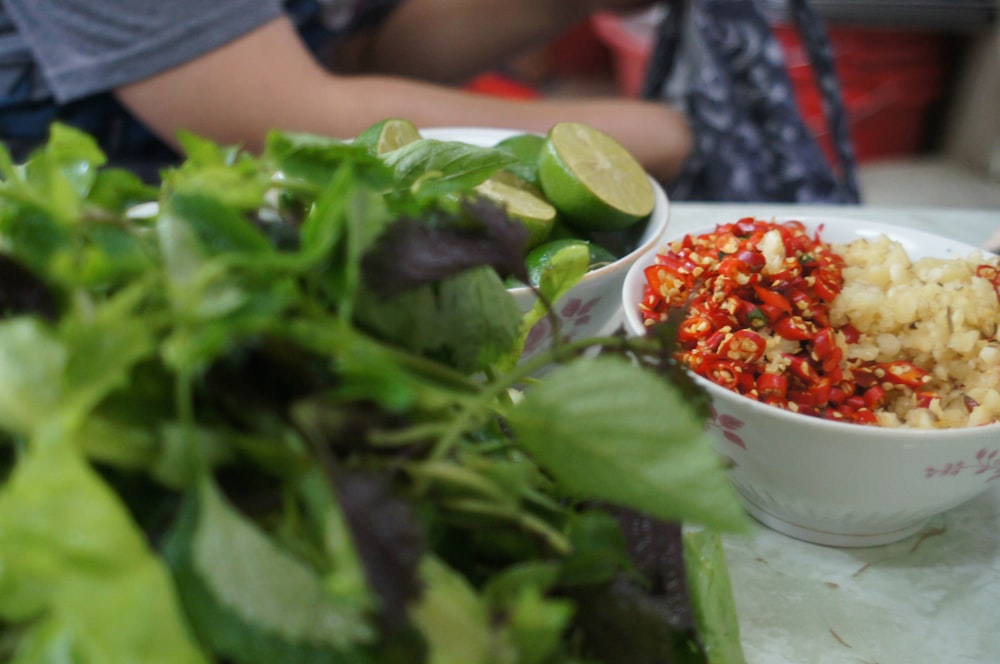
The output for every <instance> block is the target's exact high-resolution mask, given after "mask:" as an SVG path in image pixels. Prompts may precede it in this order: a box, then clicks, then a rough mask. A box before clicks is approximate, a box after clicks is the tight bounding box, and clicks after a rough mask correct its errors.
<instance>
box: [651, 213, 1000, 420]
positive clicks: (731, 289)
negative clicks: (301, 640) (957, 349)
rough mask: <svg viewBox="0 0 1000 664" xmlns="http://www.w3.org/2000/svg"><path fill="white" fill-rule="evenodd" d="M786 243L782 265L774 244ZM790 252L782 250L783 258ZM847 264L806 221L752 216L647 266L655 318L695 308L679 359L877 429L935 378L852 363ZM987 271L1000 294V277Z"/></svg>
mask: <svg viewBox="0 0 1000 664" xmlns="http://www.w3.org/2000/svg"><path fill="white" fill-rule="evenodd" d="M775 233H777V236H778V237H780V238H781V243H782V245H783V246H782V247H781V249H782V250H783V256H784V258H783V260H782V261H781V263H780V264H778V265H775V260H776V259H777V257H776V256H775V255H774V253H773V248H774V242H773V240H772V239H771V238H773V237H775V235H774V234H775ZM779 255H781V254H779ZM844 266H845V262H844V259H843V258H842V257H841V256H839V255H838V254H836V253H835V252H834V250H833V248H832V247H831V246H830V245H827V244H824V243H823V242H822V241H821V240H820V232H819V231H817V232H816V233H813V234H812V235H810V234H809V233H807V232H806V230H805V226H804V225H803V224H802V223H800V222H782V223H778V222H770V221H762V220H759V219H756V218H754V217H744V218H742V219H739V220H738V221H736V222H734V223H729V224H720V225H718V226H716V229H715V231H713V232H710V233H705V234H701V235H686V236H685V237H684V238H682V239H681V240H679V241H676V242H673V243H672V244H671V245H670V246H669V248H668V249H667V250H666V251H664V252H663V253H661V254H657V256H656V263H655V264H654V265H652V266H650V267H648V268H646V272H645V274H646V280H647V283H646V289H645V292H644V297H643V302H642V308H641V310H642V312H643V315H644V317H645V319H646V321H647V322H653V323H655V322H660V321H663V320H666V318H667V315H668V313H669V310H670V309H672V308H675V307H681V306H685V307H687V308H688V314H687V318H686V320H685V321H684V322H683V323H682V324H681V326H680V330H679V332H678V338H679V341H680V350H679V351H678V354H677V357H678V358H679V359H680V360H681V361H682V362H683V363H684V364H685V365H686V366H687V367H688V368H689V369H690V370H691V371H693V372H695V373H697V374H699V375H702V376H704V377H706V378H707V379H708V380H711V381H713V382H715V383H716V384H718V385H721V386H722V387H725V388H726V389H730V390H733V391H736V392H738V393H740V394H743V395H745V396H747V397H749V398H753V399H757V400H759V401H762V402H765V403H768V404H773V405H775V406H778V407H781V408H786V409H789V410H793V411H796V412H800V413H805V414H807V415H814V416H818V417H829V418H832V419H837V420H841V421H846V422H855V423H860V424H877V422H878V415H877V411H878V410H879V409H880V408H882V407H884V405H885V403H886V402H887V395H886V393H887V392H888V391H889V390H897V391H898V390H907V389H909V390H913V391H914V392H915V394H916V395H917V396H916V399H917V402H918V404H930V403H931V401H932V400H933V399H934V398H936V396H935V395H925V394H924V392H925V389H924V387H925V384H926V383H927V381H929V380H930V374H929V373H928V372H927V371H925V370H923V369H921V368H920V367H918V366H916V365H913V364H912V363H909V362H883V363H878V362H869V361H862V360H859V359H856V358H848V357H847V356H846V355H845V348H846V345H849V344H854V343H857V342H858V341H859V340H860V339H861V333H860V332H859V331H858V329H857V328H855V327H854V326H853V325H851V324H849V323H848V324H845V325H840V326H839V327H834V326H833V325H832V324H831V316H830V305H831V303H832V302H833V301H834V300H835V299H836V298H837V297H838V296H839V294H840V292H841V290H842V289H843V268H844ZM977 274H979V276H982V277H983V278H985V279H988V280H990V281H991V283H993V284H994V285H995V286H997V289H998V296H1000V275H998V270H997V269H996V268H995V267H993V266H988V265H983V266H980V267H979V269H978V270H977Z"/></svg>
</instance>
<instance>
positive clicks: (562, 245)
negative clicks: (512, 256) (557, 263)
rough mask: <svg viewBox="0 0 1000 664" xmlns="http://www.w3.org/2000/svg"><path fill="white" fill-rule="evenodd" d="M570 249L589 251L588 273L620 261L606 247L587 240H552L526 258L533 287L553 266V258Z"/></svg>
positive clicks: (533, 250)
mask: <svg viewBox="0 0 1000 664" xmlns="http://www.w3.org/2000/svg"><path fill="white" fill-rule="evenodd" d="M570 247H579V248H580V250H586V251H587V255H588V256H589V264H588V265H589V267H588V268H587V269H588V271H589V270H596V269H597V268H599V267H603V266H604V265H607V264H608V263H612V262H614V261H616V260H618V257H617V256H615V255H614V254H612V253H611V252H610V251H608V250H607V249H605V248H604V247H602V246H600V245H599V244H595V243H593V242H588V241H587V240H581V239H579V238H561V239H559V240H550V241H548V242H545V243H543V244H540V245H539V246H537V247H535V248H534V249H532V250H531V251H529V252H528V255H527V256H525V258H524V263H525V266H526V267H527V268H528V280H529V282H530V283H531V285H533V286H537V285H538V284H539V282H540V280H541V277H542V273H543V272H545V270H547V269H548V267H549V265H551V264H552V257H553V256H555V255H556V254H557V253H559V252H560V251H563V250H564V249H567V248H570Z"/></svg>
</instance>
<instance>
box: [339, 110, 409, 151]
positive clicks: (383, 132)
mask: <svg viewBox="0 0 1000 664" xmlns="http://www.w3.org/2000/svg"><path fill="white" fill-rule="evenodd" d="M420 138H421V136H420V130H419V129H417V126H416V125H415V124H413V123H412V122H410V121H409V120H405V119H403V118H388V119H386V120H381V121H380V122H376V123H375V124H373V125H372V126H370V127H368V128H367V129H365V130H364V131H363V132H361V133H360V134H359V135H358V137H357V138H356V139H354V142H355V143H357V144H358V145H362V146H364V147H367V148H369V149H370V150H372V151H373V152H374V153H375V154H385V153H386V152H392V151H393V150H396V149H398V148H401V147H403V146H404V145H406V144H408V143H412V142H414V141H418V140H420Z"/></svg>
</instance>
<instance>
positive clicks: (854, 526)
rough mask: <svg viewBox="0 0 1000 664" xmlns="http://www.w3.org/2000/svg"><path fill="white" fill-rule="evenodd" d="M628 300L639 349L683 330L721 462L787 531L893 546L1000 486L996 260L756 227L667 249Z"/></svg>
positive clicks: (756, 511)
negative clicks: (646, 339) (663, 329)
mask: <svg viewBox="0 0 1000 664" xmlns="http://www.w3.org/2000/svg"><path fill="white" fill-rule="evenodd" d="M622 294H623V308H624V316H625V324H626V328H627V330H628V331H629V333H630V334H632V335H646V334H652V330H654V329H655V328H658V326H660V325H663V324H666V322H667V319H668V316H670V318H671V320H672V321H674V324H676V325H677V328H676V339H677V342H676V351H675V357H676V358H677V359H678V361H679V362H680V363H681V364H682V365H683V366H684V367H685V368H686V369H687V371H688V372H689V374H691V375H692V376H693V377H694V379H695V381H696V382H697V383H698V384H699V385H701V386H702V387H704V389H705V390H706V391H707V393H708V395H709V397H710V399H711V407H712V408H711V410H712V415H711V419H710V421H709V422H708V423H707V427H708V429H709V431H710V434H711V435H712V437H713V439H714V441H715V444H716V449H717V450H718V451H719V453H720V454H721V455H722V456H723V457H725V458H726V459H727V460H728V462H729V463H730V467H731V470H730V477H731V479H732V481H733V483H734V485H735V487H736V488H737V490H738V491H739V494H740V496H741V498H742V500H743V502H744V505H745V507H746V509H747V511H748V512H749V513H750V514H751V515H752V516H754V517H755V518H757V519H758V520H759V521H761V522H762V523H764V524H765V525H767V526H769V527H771V528H773V529H775V530H777V531H779V532H782V533H785V534H787V535H790V536H793V537H796V538H799V539H803V540H806V541H810V542H814V543H819V544H825V545H832V546H848V547H850V546H875V545H880V544H887V543H890V542H894V541H898V540H901V539H903V538H906V537H909V536H914V535H916V534H917V533H918V532H920V531H921V530H922V529H924V528H925V527H926V526H927V524H928V521H929V520H930V519H931V518H932V517H935V516H938V515H942V514H945V513H946V512H947V511H948V510H949V509H951V508H952V507H955V506H957V505H959V504H962V503H964V502H966V501H967V500H970V499H971V498H973V497H975V496H976V495H978V494H980V493H982V492H983V491H985V490H986V489H988V488H989V487H990V486H992V484H991V482H992V481H993V480H997V479H1000V342H998V340H997V336H998V325H1000V258H998V257H997V256H995V255H993V254H990V253H988V252H984V251H981V250H979V249H978V248H976V247H972V246H970V245H966V244H963V243H960V242H957V241H954V240H951V239H949V238H944V237H939V236H935V235H932V234H928V233H924V232H920V231H916V230H912V229H907V228H903V227H897V226H893V225H889V224H881V223H876V222H869V221H864V220H857V219H841V218H798V219H790V218H783V219H767V220H765V219H759V218H752V217H747V218H744V219H739V220H734V221H732V222H726V223H720V224H715V225H712V226H706V227H704V228H701V229H695V230H692V231H690V232H687V233H686V234H684V235H681V236H678V237H675V238H672V239H670V240H668V241H665V242H664V243H663V244H662V245H661V246H660V247H659V248H657V249H656V250H654V251H653V252H650V253H648V254H646V255H645V256H643V257H641V258H640V259H639V260H638V261H637V262H636V263H635V264H634V265H633V266H632V267H631V268H630V269H629V272H628V274H627V276H626V278H625V282H624V284H623V287H622ZM672 312H673V315H671V313H672ZM942 518H944V517H942Z"/></svg>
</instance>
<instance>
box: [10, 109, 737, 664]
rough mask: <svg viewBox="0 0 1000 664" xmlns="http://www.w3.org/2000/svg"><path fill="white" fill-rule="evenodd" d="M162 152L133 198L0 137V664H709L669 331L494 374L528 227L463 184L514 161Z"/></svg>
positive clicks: (720, 621)
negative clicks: (15, 151)
mask: <svg viewBox="0 0 1000 664" xmlns="http://www.w3.org/2000/svg"><path fill="white" fill-rule="evenodd" d="M182 139H183V145H184V148H185V152H186V159H185V161H184V163H183V164H181V165H180V166H178V167H176V168H173V169H169V170H167V171H165V172H164V173H163V175H162V182H161V183H159V184H158V185H157V186H156V187H151V186H148V185H146V184H144V183H142V182H141V181H140V180H138V179H137V178H136V177H135V176H133V175H131V174H130V173H128V172H126V171H123V170H118V169H114V168H109V167H107V166H105V156H104V155H103V154H102V153H101V151H100V150H99V149H98V148H97V146H96V144H95V143H94V142H93V140H92V139H91V138H90V137H88V136H86V135H85V134H81V133H79V132H77V131H75V130H71V129H69V128H67V127H63V126H60V125H54V126H53V127H52V133H51V138H50V140H49V142H48V143H47V145H46V146H45V147H44V148H42V149H40V150H38V151H37V152H36V153H35V154H34V155H32V157H31V158H30V159H29V160H28V161H27V162H25V163H24V164H14V163H12V162H11V159H10V158H9V156H8V155H7V154H6V152H5V151H3V150H2V149H0V174H2V178H3V181H2V183H0V309H2V313H0V659H3V660H4V661H13V662H18V663H27V662H32V663H34V662H75V663H81V664H118V663H121V664H136V663H140V662H141V663H142V664H158V663H164V664H167V663H169V664H188V663H192V664H193V663H201V662H238V663H241V664H257V663H260V664H264V663H267V664H272V663H274V662H281V663H282V664H299V663H302V664H306V663H309V664H312V663H332V664H339V663H345V664H346V663H350V664H365V663H371V664H389V663H394V662H407V663H417V662H432V663H435V664H446V663H455V664H504V663H514V662H523V663H526V664H556V663H569V662H583V661H606V662H618V661H621V662H625V661H628V662H631V663H635V662H654V661H655V662H664V661H706V658H709V657H713V653H721V655H719V656H721V657H723V658H724V659H714V660H713V661H732V660H731V659H729V660H727V659H725V658H727V657H730V655H726V654H725V653H727V652H728V653H732V652H738V639H735V637H734V633H735V632H734V625H735V616H734V615H733V612H732V605H731V601H730V597H729V595H728V592H729V590H728V586H727V585H726V584H725V583H723V581H725V568H724V561H723V559H722V556H721V549H720V547H719V542H718V532H719V531H720V530H723V529H731V528H739V527H740V526H741V525H742V518H743V517H742V512H741V511H740V509H739V507H738V505H737V503H736V501H735V499H734V497H733V494H732V491H731V489H730V487H729V485H728V484H727V481H726V478H725V476H724V471H723V469H722V468H721V466H720V463H719V460H718V459H717V458H716V457H715V455H714V454H713V452H712V451H711V449H710V446H709V444H708V442H707V441H706V439H705V437H704V434H703V418H702V416H701V414H700V411H699V409H698V407H697V402H696V399H694V398H693V395H696V393H695V392H684V391H683V390H682V388H681V387H679V383H678V382H676V380H675V379H673V378H671V376H673V375H674V370H673V368H672V365H671V362H670V360H669V357H670V355H671V352H670V350H671V344H670V341H669V336H667V337H665V338H663V339H655V338H649V339H643V340H625V339H624V338H622V337H620V336H613V337H607V338H603V337H602V338H597V339H590V340H586V341H583V342H574V344H572V345H569V344H556V345H555V346H554V347H553V349H551V350H550V351H548V352H547V353H545V354H543V355H540V356H536V357H534V358H532V360H531V361H530V362H520V363H519V362H518V358H519V355H520V349H521V344H522V343H523V341H524V339H525V336H526V333H527V328H529V327H530V324H531V323H532V322H534V320H537V318H538V316H540V315H544V311H541V310H539V311H541V313H539V311H536V312H533V313H529V314H522V312H521V311H520V310H519V309H518V307H517V305H516V304H515V303H514V301H513V299H512V298H511V297H510V295H509V294H508V293H507V290H506V289H505V287H504V282H503V280H502V276H504V275H507V274H513V275H515V276H520V277H522V278H523V276H524V275H523V271H524V265H523V246H524V241H525V236H524V230H523V228H521V227H520V225H519V224H518V223H516V222H514V221H511V220H510V219H509V218H507V216H506V215H505V214H504V212H503V210H502V209H501V208H498V207H496V206H494V205H491V204H489V203H486V202H484V201H482V200H478V199H474V198H471V197H469V196H468V195H467V192H469V191H470V190H471V188H472V187H473V186H474V185H476V184H478V183H479V182H482V181H483V180H484V179H486V177H488V176H489V175H490V174H491V173H493V172H495V171H496V170H497V169H498V168H502V167H504V165H505V164H507V163H508V162H509V159H510V156H509V155H507V154H506V153H503V152H501V151H499V150H495V149H491V148H478V147H473V146H469V145H464V144H459V143H449V142H438V141H432V140H421V141H418V142H417V143H414V144H410V145H408V146H406V147H404V148H401V149H399V150H396V151H394V152H391V153H388V154H387V155H383V156H381V157H379V156H376V155H374V154H373V153H372V152H371V151H369V150H368V149H366V148H365V147H364V146H363V145H354V144H350V143H346V142H339V141H332V140H326V139H320V138H317V137H314V136H303V135H292V134H282V133H275V134H273V135H272V136H271V137H270V139H269V143H268V146H267V149H266V151H265V152H264V153H263V154H262V155H260V156H253V155H250V154H248V153H246V152H244V151H241V150H239V149H237V148H233V147H224V146H219V145H216V144H214V143H211V142H209V141H206V140H204V139H201V138H199V137H196V136H193V135H185V136H183V137H182ZM583 269H584V268H583V267H582V266H575V265H564V266H559V265H557V266H555V267H554V268H553V273H552V274H551V275H550V277H549V278H548V280H547V281H546V282H543V284H542V286H541V289H540V295H541V301H543V302H544V301H553V300H555V299H556V298H558V296H559V295H560V294H561V293H562V292H564V291H565V289H566V288H567V285H569V284H572V283H573V282H574V280H576V279H578V278H579V277H580V276H581V275H582V270H583ZM586 350H590V351H591V352H586V353H585V352H584V351H586ZM548 365H551V367H550V368H549V370H547V372H546V373H545V374H544V376H543V377H542V378H541V379H537V378H532V376H534V375H536V374H537V373H538V371H539V369H541V368H542V367H545V366H548ZM680 522H689V523H697V524H702V525H704V526H707V529H703V530H700V531H691V533H688V534H687V535H685V536H684V538H683V540H682V539H681V536H680V530H679V527H678V526H677V525H676V524H678V523H680ZM641 545H644V546H645V549H643V547H642V546H641ZM685 546H686V548H687V550H686V551H685V550H684V549H683V547H685ZM685 560H686V561H687V563H688V570H687V572H685V571H684V565H683V563H684V561H685ZM692 570H695V571H696V572H697V574H695V575H692ZM692 582H693V586H694V587H693V592H692V593H691V594H692V595H693V596H694V600H695V601H694V602H693V606H694V609H693V611H694V612H693V613H692V601H691V600H690V599H689V595H688V593H687V592H686V589H687V588H688V585H689V584H691V583H692ZM734 640H735V644H734ZM710 646H713V647H714V650H713V647H710Z"/></svg>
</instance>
